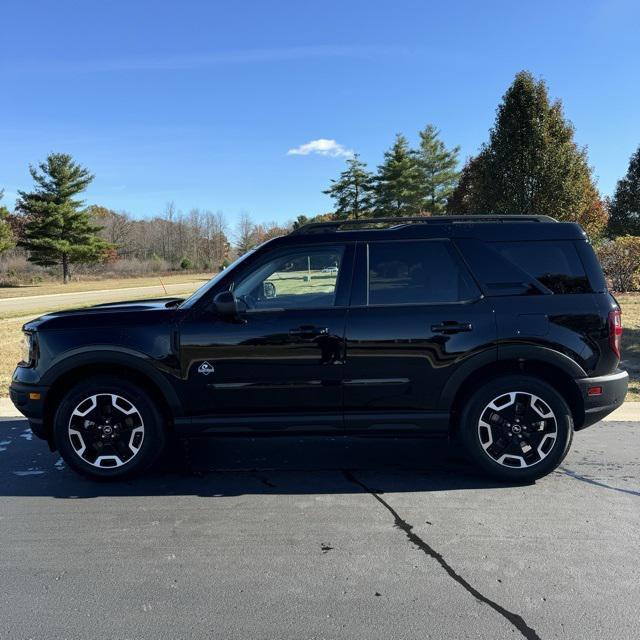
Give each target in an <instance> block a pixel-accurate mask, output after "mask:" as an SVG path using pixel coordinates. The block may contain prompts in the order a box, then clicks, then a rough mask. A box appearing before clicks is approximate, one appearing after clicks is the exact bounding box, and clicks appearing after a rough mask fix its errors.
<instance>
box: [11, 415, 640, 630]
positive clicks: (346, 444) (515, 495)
mask: <svg viewBox="0 0 640 640" xmlns="http://www.w3.org/2000/svg"><path fill="white" fill-rule="evenodd" d="M639 427H640V424H639V423H630V422H626V423H625V422H608V423H600V424H599V425H597V426H595V427H592V428H590V429H588V430H586V431H585V432H583V433H580V434H577V436H576V439H575V441H574V447H573V449H572V451H571V453H570V454H569V456H568V458H567V460H566V461H565V463H564V464H563V466H562V468H561V470H560V471H558V472H556V473H554V474H553V475H551V476H549V477H547V478H545V479H543V480H541V481H539V482H537V483H536V484H532V485H527V486H512V487H507V486H501V485H498V484H495V483H493V482H491V481H488V480H486V479H484V478H482V477H479V476H478V475H476V474H475V472H474V471H473V470H472V469H470V468H469V467H468V466H467V464H466V463H465V462H464V460H463V459H461V458H460V457H459V456H458V455H457V454H456V451H455V450H454V449H451V448H448V447H447V446H446V445H445V444H437V443H434V442H430V441H417V440H405V441H396V440H392V439H380V440H364V439H330V440H321V439H316V438H311V439H307V440H296V439H271V440H268V439H256V440H232V439H215V440H207V441H195V440H194V441H191V442H190V443H189V444H188V446H187V447H186V449H185V451H183V452H182V453H181V454H180V456H179V458H178V459H177V460H176V461H175V462H173V463H170V462H166V461H165V463H164V464H163V465H161V466H160V468H158V469H156V470H155V471H153V472H151V473H149V474H148V475H146V476H144V477H142V478H140V479H138V480H136V481H132V482H126V483H124V482H123V483H117V484H101V483H93V482H91V481H88V480H85V479H82V478H79V477H78V476H76V475H75V474H73V473H72V472H71V471H70V470H69V469H67V468H65V466H64V464H63V463H62V462H61V461H60V459H59V457H58V456H57V455H56V454H50V453H49V451H48V449H47V446H46V444H44V443H43V442H41V441H38V440H36V439H35V438H34V439H29V436H30V434H29V432H28V431H26V430H25V429H26V423H25V422H24V421H17V420H9V421H5V422H2V423H0V548H2V554H1V556H0V625H2V628H1V629H0V637H1V638H3V639H14V638H15V639H22V638H35V639H38V638H42V639H45V638H46V639H47V640H51V639H57V638H68V639H76V638H77V639H85V638H92V639H102V638H104V639H107V638H109V639H116V638H118V639H120V638H135V639H147V638H149V639H153V640H156V639H165V638H166V639H173V638H178V637H183V638H184V637H193V638H205V637H206V638H225V639H235V638H238V639H240V638H242V639H247V638H278V639H289V638H291V639H303V638H304V639H311V638H318V639H320V638H365V639H372V638H384V639H389V638H402V639H406V638H416V639H417V638H419V639H420V640H424V639H426V638H438V639H449V638H451V639H454V638H455V639H462V638H491V639H492V640H494V639H502V638H509V639H513V638H520V637H523V638H531V639H534V638H544V639H547V638H571V639H574V638H580V639H582V640H586V639H591V638H593V639H596V638H597V639H601V638H616V639H617V640H623V639H626V638H629V639H631V638H638V637H640V627H639V622H638V608H637V603H638V601H640V580H638V576H639V574H640V571H639V570H640V557H639V554H638V550H639V549H640V539H639V538H640V535H639V531H640V508H639V507H640V430H639Z"/></svg>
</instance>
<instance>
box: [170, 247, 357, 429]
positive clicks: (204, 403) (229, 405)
mask: <svg viewBox="0 0 640 640" xmlns="http://www.w3.org/2000/svg"><path fill="white" fill-rule="evenodd" d="M352 262H353V248H352V247H351V246H350V245H349V246H340V245H331V246H317V245H316V246H312V247H310V248H309V249H299V248H296V249H280V250H274V251H272V252H270V253H267V254H265V255H264V256H263V257H262V259H260V260H258V261H257V262H254V264H253V265H252V266H251V267H250V269H248V270H245V272H244V273H240V274H239V276H238V280H236V281H235V282H234V283H233V290H234V293H235V295H236V298H237V299H238V304H239V306H240V308H241V312H240V316H239V318H238V319H237V320H236V321H235V322H232V321H228V320H224V319H222V318H220V317H219V316H218V315H217V314H216V312H215V309H213V308H212V309H210V310H209V311H205V312H203V313H202V314H201V315H200V316H198V317H197V318H194V319H192V320H188V321H186V322H185V323H183V325H182V327H181V336H180V342H181V349H180V351H181V367H182V370H183V375H184V376H185V377H186V378H187V380H188V384H189V387H190V389H191V390H192V393H191V394H190V397H191V413H192V415H193V416H196V417H198V418H200V420H201V421H203V422H206V421H207V420H210V421H211V423H212V425H216V424H219V425H220V426H225V425H231V424H233V426H238V427H242V426H243V425H244V426H245V427H246V428H247V429H253V428H258V429H259V428H261V427H262V428H270V429H272V428H284V429H286V428H291V429H294V428H299V427H328V428H331V427H333V428H339V429H342V426H343V423H342V387H341V385H342V370H343V368H344V357H345V353H344V325H345V316H346V302H347V300H348V295H349V293H348V288H349V284H350V273H351V267H352Z"/></svg>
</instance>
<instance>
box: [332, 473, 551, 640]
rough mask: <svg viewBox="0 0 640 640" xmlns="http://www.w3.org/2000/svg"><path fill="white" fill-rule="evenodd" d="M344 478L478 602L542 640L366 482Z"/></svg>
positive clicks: (530, 638) (532, 639)
mask: <svg viewBox="0 0 640 640" xmlns="http://www.w3.org/2000/svg"><path fill="white" fill-rule="evenodd" d="M342 474H343V475H344V477H345V478H346V479H347V480H348V481H349V482H352V483H354V484H357V485H358V486H359V487H361V488H362V489H363V490H364V491H366V492H367V493H369V494H370V495H371V496H373V497H374V498H375V499H376V500H377V501H378V502H379V503H380V504H381V505H382V506H383V507H384V508H385V509H386V510H387V511H388V512H389V513H390V514H391V515H392V516H393V519H394V526H395V527H396V528H398V529H400V530H401V531H403V532H404V533H405V535H406V536H407V538H408V540H409V541H410V542H412V543H413V544H414V545H415V546H416V547H418V549H420V550H421V551H423V552H424V553H425V554H426V555H428V556H429V557H430V558H433V559H434V560H435V561H436V562H437V563H438V564H439V565H440V566H441V567H442V568H443V569H444V570H445V571H446V572H447V574H448V575H449V577H451V578H452V579H453V580H455V581H456V582H457V583H458V584H459V585H460V586H461V587H463V588H464V589H465V590H466V591H467V592H469V593H470V594H471V595H472V596H473V597H474V598H475V599H476V600H478V601H479V602H480V603H482V604H486V605H488V606H489V607H491V608H492V609H493V610H494V611H497V612H498V613H499V614H500V615H501V616H502V617H504V618H505V619H506V620H507V621H508V622H510V623H511V624H512V625H513V626H514V627H515V628H516V629H517V630H518V631H519V632H520V633H521V634H522V635H523V636H524V637H525V638H527V640H541V638H540V636H539V635H538V634H537V633H536V631H535V630H534V629H532V628H531V627H530V626H529V625H528V624H527V623H526V622H525V621H524V619H523V618H522V617H521V616H519V615H518V614H517V613H513V612H512V611H508V610H507V609H505V608H504V607H502V606H500V605H499V604H498V603H497V602H494V601H493V600H491V599H490V598H487V596H485V595H483V594H482V593H480V592H479V591H478V590H477V589H476V588H475V587H473V586H471V585H470V584H469V583H468V582H467V581H466V580H465V579H464V578H463V577H462V576H461V575H460V574H458V573H457V572H456V571H455V569H454V568H453V567H452V566H451V565H450V564H449V563H448V562H447V561H446V560H445V559H444V557H443V556H442V555H441V554H440V553H438V552H437V551H436V550H435V549H433V548H432V547H431V546H430V545H429V544H427V543H426V542H425V541H424V540H423V539H422V538H421V537H420V536H419V535H417V534H416V533H414V532H413V525H411V524H409V523H408V522H407V521H406V520H403V519H402V518H401V517H400V515H399V514H398V512H397V511H396V510H395V509H394V508H393V507H392V506H391V505H390V504H389V503H388V502H386V501H385V500H383V499H382V498H381V497H380V495H379V494H378V493H376V491H374V490H373V489H371V488H370V487H368V486H367V485H366V484H365V483H364V482H362V481H361V480H358V478H356V477H355V475H354V474H353V473H352V472H351V471H348V470H343V471H342Z"/></svg>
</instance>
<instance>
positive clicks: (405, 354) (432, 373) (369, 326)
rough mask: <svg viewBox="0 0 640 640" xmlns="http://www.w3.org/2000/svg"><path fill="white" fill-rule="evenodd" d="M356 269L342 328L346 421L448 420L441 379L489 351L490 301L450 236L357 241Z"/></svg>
mask: <svg viewBox="0 0 640 640" xmlns="http://www.w3.org/2000/svg"><path fill="white" fill-rule="evenodd" d="M355 273H356V277H355V281H354V288H353V294H352V306H351V307H350V309H349V314H348V319H347V329H346V343H347V364H346V366H345V373H344V377H345V379H344V388H345V398H344V404H345V424H346V426H347V428H348V429H349V428H350V429H360V428H363V427H364V428H366V429H368V430H375V429H382V430H384V429H395V428H397V427H401V426H403V427H417V428H422V427H442V426H443V425H446V423H447V422H448V415H447V413H446V411H441V414H440V413H438V403H439V399H440V396H441V393H442V390H443V388H444V387H445V385H446V382H447V380H448V379H449V378H450V377H451V376H452V375H454V374H455V372H456V371H457V369H458V368H459V367H460V366H462V365H463V364H464V363H465V361H466V360H467V359H468V358H470V357H472V356H474V355H478V354H480V353H482V352H487V353H488V356H487V357H489V358H491V357H494V358H495V355H496V347H495V341H496V327H495V320H494V318H493V312H492V309H491V306H490V304H489V303H488V302H487V301H486V300H485V299H484V298H482V297H481V296H480V291H479V290H478V288H477V287H476V285H475V283H474V282H473V279H472V278H471V277H470V275H469V274H468V272H467V270H466V268H465V267H464V265H463V264H462V262H461V260H460V257H459V256H458V254H457V251H456V249H455V247H453V246H452V244H451V242H450V241H449V240H417V241H413V240H412V241H396V242H370V243H369V244H368V245H367V244H362V245H359V246H358V256H357V260H356V271H355ZM491 354H493V356H492V355H491Z"/></svg>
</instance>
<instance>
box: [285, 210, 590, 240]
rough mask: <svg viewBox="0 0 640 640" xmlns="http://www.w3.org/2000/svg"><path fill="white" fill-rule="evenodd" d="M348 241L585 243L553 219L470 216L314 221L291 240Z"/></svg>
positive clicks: (574, 228) (572, 227) (579, 233)
mask: <svg viewBox="0 0 640 640" xmlns="http://www.w3.org/2000/svg"><path fill="white" fill-rule="evenodd" d="M338 235H339V237H340V240H341V241H347V240H354V241H355V240H366V241H375V240H383V239H384V240H390V239H394V240H412V239H420V238H425V239H427V238H477V239H481V240H489V241H491V240H495V241H500V240H504V241H510V240H516V241H517V240H532V241H533V240H584V239H586V235H585V233H584V231H583V230H582V227H580V225H578V224H576V223H574V222H558V221H557V220H555V219H554V218H551V217H549V216H525V215H509V216H500V215H482V216H477V215H468V216H431V217H412V218H364V219H360V220H334V221H331V222H312V223H309V224H306V225H304V226H302V227H300V228H299V229H296V230H295V231H292V232H291V233H290V234H289V235H288V236H284V238H287V240H288V241H289V242H287V244H289V243H293V242H294V241H295V242H296V243H297V242H301V241H303V240H304V242H305V243H306V242H310V243H315V242H326V241H327V240H331V239H337V236H338Z"/></svg>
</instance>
